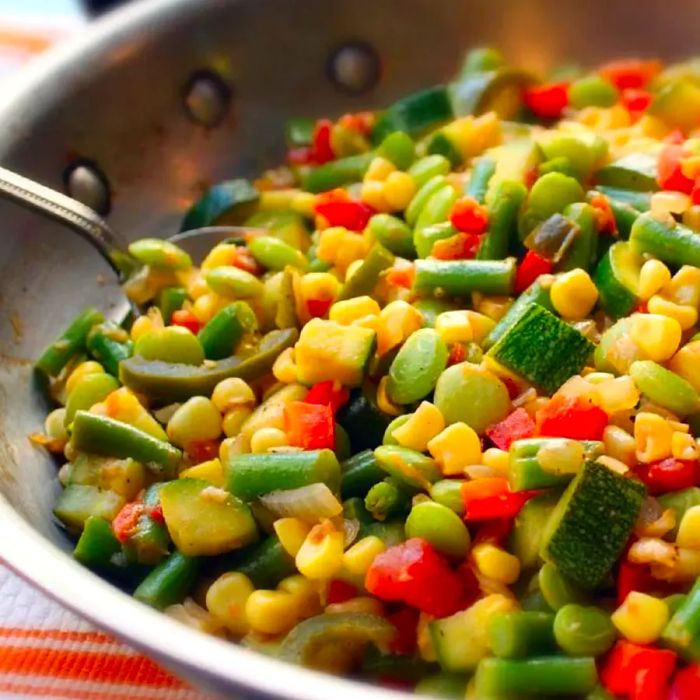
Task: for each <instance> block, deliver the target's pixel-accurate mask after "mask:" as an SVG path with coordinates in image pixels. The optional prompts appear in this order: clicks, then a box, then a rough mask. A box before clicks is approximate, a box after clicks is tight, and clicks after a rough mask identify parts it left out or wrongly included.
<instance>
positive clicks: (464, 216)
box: [450, 197, 489, 236]
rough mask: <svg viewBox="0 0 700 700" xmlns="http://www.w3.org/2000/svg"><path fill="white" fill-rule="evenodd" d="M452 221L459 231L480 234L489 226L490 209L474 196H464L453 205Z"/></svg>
mask: <svg viewBox="0 0 700 700" xmlns="http://www.w3.org/2000/svg"><path fill="white" fill-rule="evenodd" d="M450 221H451V222H452V225H453V226H454V227H455V228H456V229H457V230H458V231H462V232H463V233H474V234H476V235H477V236H480V235H481V234H482V233H484V232H485V231H486V229H487V228H488V225H489V210H488V209H487V208H486V207H485V206H484V205H483V204H479V202H477V201H476V199H474V198H473V197H462V198H461V199H458V200H457V201H456V202H455V203H454V204H453V205H452V211H451V212H450Z"/></svg>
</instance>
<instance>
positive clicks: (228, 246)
mask: <svg viewBox="0 0 700 700" xmlns="http://www.w3.org/2000/svg"><path fill="white" fill-rule="evenodd" d="M236 255H237V251H236V245H235V244H234V243H219V244H218V245H215V246H214V247H213V248H212V249H211V250H210V251H209V253H208V254H207V257H206V258H204V260H203V261H202V266H201V269H202V270H203V271H204V272H208V271H209V270H213V269H214V268H216V267H223V266H225V265H231V264H233V261H234V260H235V259H236Z"/></svg>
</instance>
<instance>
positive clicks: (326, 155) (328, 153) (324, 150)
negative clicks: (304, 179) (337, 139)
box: [311, 119, 335, 165]
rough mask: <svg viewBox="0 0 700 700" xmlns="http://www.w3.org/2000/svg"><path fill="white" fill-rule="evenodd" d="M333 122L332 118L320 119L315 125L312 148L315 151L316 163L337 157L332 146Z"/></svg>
mask: <svg viewBox="0 0 700 700" xmlns="http://www.w3.org/2000/svg"><path fill="white" fill-rule="evenodd" d="M332 128H333V122H332V121H331V120H330V119H319V120H318V121H317V122H316V126H315V127H314V133H313V137H312V139H311V150H312V152H313V159H314V163H317V164H318V165H323V163H327V162H328V161H329V160H333V159H334V158H335V153H333V149H332V148H331V129H332Z"/></svg>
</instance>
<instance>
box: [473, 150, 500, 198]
mask: <svg viewBox="0 0 700 700" xmlns="http://www.w3.org/2000/svg"><path fill="white" fill-rule="evenodd" d="M495 172H496V161H495V160H494V159H493V158H489V157H488V156H482V157H481V158H479V159H477V160H476V161H475V163H474V167H473V168H472V172H471V175H470V176H469V182H468V183H467V187H466V190H465V194H467V195H468V196H469V197H473V198H474V199H476V201H477V202H479V203H480V204H483V203H484V200H485V198H486V190H487V189H488V186H489V181H490V180H491V178H492V177H493V174H494V173H495Z"/></svg>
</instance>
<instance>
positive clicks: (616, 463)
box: [595, 455, 630, 476]
mask: <svg viewBox="0 0 700 700" xmlns="http://www.w3.org/2000/svg"><path fill="white" fill-rule="evenodd" d="M595 461H596V462H597V463H598V464H602V465H603V466H604V467H606V468H607V469H609V470H610V471H611V472H615V473H616V474H620V475H621V476H622V475H624V474H627V472H628V471H629V470H630V468H629V467H628V466H627V465H626V464H625V463H624V462H621V461H620V460H619V459H615V458H614V457H611V456H610V455H600V457H596V460H595Z"/></svg>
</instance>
